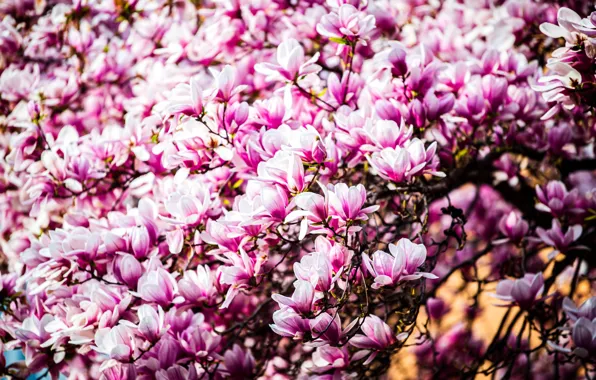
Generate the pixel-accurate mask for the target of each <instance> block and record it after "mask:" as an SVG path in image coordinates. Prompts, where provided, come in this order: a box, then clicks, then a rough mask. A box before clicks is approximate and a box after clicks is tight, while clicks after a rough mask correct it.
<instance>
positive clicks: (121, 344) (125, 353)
mask: <svg viewBox="0 0 596 380" xmlns="http://www.w3.org/2000/svg"><path fill="white" fill-rule="evenodd" d="M92 348H93V349H94V350H95V351H97V352H99V353H101V354H104V355H108V356H109V357H110V358H112V359H116V360H118V361H121V362H126V361H128V360H129V359H130V358H131V357H132V354H133V353H134V350H135V341H134V338H133V334H132V330H131V328H130V327H128V326H125V325H118V326H115V327H112V328H103V329H99V330H97V332H96V333H95V346H94V347H92Z"/></svg>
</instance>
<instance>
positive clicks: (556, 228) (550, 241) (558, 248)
mask: <svg viewBox="0 0 596 380" xmlns="http://www.w3.org/2000/svg"><path fill="white" fill-rule="evenodd" d="M582 232H583V228H582V226H581V225H579V224H576V225H574V226H570V227H569V228H568V229H567V231H566V232H564V233H563V229H562V228H561V223H559V221H558V220H557V219H553V221H552V226H551V228H550V229H549V230H545V229H544V228H542V227H538V228H536V234H537V235H538V237H539V238H540V240H541V241H542V242H543V243H544V244H546V245H548V246H550V247H553V248H554V249H555V250H554V251H553V252H552V253H551V254H550V256H549V257H550V258H553V257H554V256H555V255H556V254H557V253H559V252H562V253H565V252H567V250H568V249H569V248H570V247H571V246H572V245H573V243H574V242H575V241H576V240H577V239H579V238H580V236H581V235H582Z"/></svg>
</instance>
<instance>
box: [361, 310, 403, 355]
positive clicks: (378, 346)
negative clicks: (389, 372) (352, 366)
mask: <svg viewBox="0 0 596 380" xmlns="http://www.w3.org/2000/svg"><path fill="white" fill-rule="evenodd" d="M360 328H361V329H362V332H363V333H364V334H356V335H354V337H353V338H352V339H350V340H349V343H350V345H351V346H354V347H357V348H361V349H363V350H361V351H359V352H358V353H357V354H356V355H355V357H354V360H359V359H361V358H364V357H366V356H368V359H366V361H365V362H364V363H363V364H364V365H367V364H369V363H370V362H372V361H373V360H374V358H375V357H376V356H377V354H378V351H382V350H384V349H386V348H387V347H389V346H390V345H392V344H393V343H395V342H396V341H397V338H396V337H395V335H394V334H393V331H391V328H390V327H389V325H387V323H385V322H384V321H383V320H382V319H381V318H379V317H377V316H376V315H372V314H370V315H367V316H366V317H365V319H364V322H363V323H362V326H361V327H360Z"/></svg>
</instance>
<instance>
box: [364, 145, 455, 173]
mask: <svg viewBox="0 0 596 380" xmlns="http://www.w3.org/2000/svg"><path fill="white" fill-rule="evenodd" d="M436 149H437V143H436V142H433V143H432V144H431V145H430V146H429V147H428V148H426V149H424V144H423V143H422V141H421V140H420V139H417V138H415V139H412V140H410V141H409V142H408V143H407V144H406V145H405V146H404V147H403V148H402V147H399V146H398V147H395V148H385V149H383V150H381V151H380V152H375V153H373V154H372V155H371V156H370V157H367V158H368V161H369V162H370V165H371V166H372V167H373V169H375V170H376V171H377V173H378V174H379V175H380V176H381V177H383V178H385V179H387V180H390V181H394V182H398V183H399V182H404V181H409V180H411V179H412V178H413V177H414V176H416V175H422V174H424V173H429V174H432V175H435V176H438V177H444V176H445V174H444V173H442V172H440V171H437V166H438V163H439V162H438V158H437V157H435V152H436Z"/></svg>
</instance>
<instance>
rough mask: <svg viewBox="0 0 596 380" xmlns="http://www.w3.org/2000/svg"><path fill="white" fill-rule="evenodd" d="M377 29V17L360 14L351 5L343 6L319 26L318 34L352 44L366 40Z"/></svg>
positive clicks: (323, 19) (328, 15)
mask: <svg viewBox="0 0 596 380" xmlns="http://www.w3.org/2000/svg"><path fill="white" fill-rule="evenodd" d="M374 28H375V16H373V15H366V14H365V13H363V12H360V11H359V10H358V9H357V8H356V7H354V6H353V5H351V4H342V6H340V7H339V9H338V10H337V13H336V12H331V13H329V14H327V15H325V16H323V18H322V19H321V22H320V23H318V24H317V32H319V33H320V34H321V35H322V36H324V37H327V38H329V39H343V38H345V39H346V40H348V41H350V42H355V41H358V40H365V39H366V38H367V37H368V35H369V34H370V32H371V31H372V30H373V29H374Z"/></svg>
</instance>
